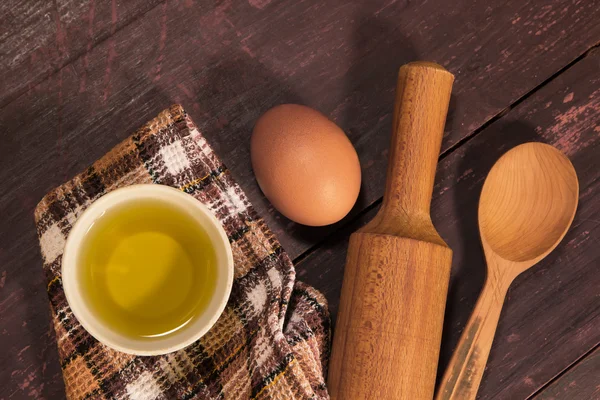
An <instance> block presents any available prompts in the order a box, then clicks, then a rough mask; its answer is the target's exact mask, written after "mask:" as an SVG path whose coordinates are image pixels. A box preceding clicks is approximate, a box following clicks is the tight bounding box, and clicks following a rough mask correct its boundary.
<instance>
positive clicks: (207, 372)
mask: <svg viewBox="0 0 600 400" xmlns="http://www.w3.org/2000/svg"><path fill="white" fill-rule="evenodd" d="M138 183H158V184H163V185H169V186H172V187H176V188H179V189H180V190H182V191H184V192H186V193H189V194H191V195H192V196H194V197H195V198H196V199H198V201H201V202H202V203H204V204H205V205H206V206H208V207H209V209H210V210H211V211H212V212H213V213H214V214H215V215H216V216H217V218H218V219H219V220H220V221H221V223H222V224H223V226H224V227H225V230H226V232H227V234H228V236H229V240H230V243H231V247H232V250H233V256H234V261H235V276H234V283H233V290H232V294H231V298H230V300H229V303H228V305H227V307H226V309H225V311H224V312H223V315H222V316H221V317H220V319H219V320H218V322H217V323H216V325H215V326H214V327H213V328H212V329H211V330H210V332H209V333H208V334H206V335H205V336H204V337H202V338H201V339H200V340H199V341H197V342H196V343H194V344H193V345H190V346H189V347H187V348H185V349H183V350H181V351H178V352H175V353H171V354H168V355H164V356H159V357H136V356H132V355H128V354H124V353H120V352H117V351H114V350H111V349H110V348H107V347H106V346H104V345H102V344H100V343H99V342H98V341H96V340H95V339H94V338H93V337H91V336H90V335H89V334H88V333H87V332H86V331H85V330H84V329H83V328H82V327H81V325H80V324H79V322H78V321H77V319H76V318H75V317H74V316H73V314H72V312H71V310H70V308H69V306H68V304H67V301H66V299H65V295H64V292H63V288H62V281H61V259H62V252H63V247H64V244H65V240H66V237H67V235H68V234H69V231H70V229H71V227H72V225H73V223H74V222H75V220H76V219H77V217H78V216H79V215H80V214H81V212H83V211H84V210H85V208H86V207H88V206H89V205H90V204H91V203H92V202H93V201H94V200H96V199H98V198H99V197H101V196H102V195H104V194H106V193H108V192H110V191H111V190H114V189H116V188H119V187H123V186H127V185H132V184H138ZM35 218H36V224H37V230H38V235H39V240H40V247H41V252H42V256H43V259H44V271H45V273H46V276H47V279H48V294H49V297H50V308H51V313H52V320H53V323H54V328H55V331H56V338H57V342H58V351H59V355H60V361H61V363H62V370H63V376H64V380H65V386H66V392H67V397H68V398H69V399H223V400H225V399H326V398H328V394H327V389H326V387H325V381H324V374H325V369H326V365H327V358H328V355H329V342H330V322H329V314H328V311H327V305H326V301H325V299H324V298H323V296H322V295H321V294H320V293H318V292H317V291H316V290H314V289H312V288H310V287H308V286H306V285H303V284H301V283H299V282H296V281H295V271H294V267H293V265H292V263H291V261H290V259H289V258H288V256H287V255H286V254H285V252H284V251H283V250H282V248H281V246H280V245H279V243H278V242H277V240H276V239H275V237H274V236H273V234H272V233H271V232H270V231H269V229H268V228H267V226H266V224H265V223H264V222H263V220H262V219H260V217H259V216H258V215H257V214H256V212H255V211H254V210H253V208H252V207H251V205H250V204H249V202H248V200H247V198H246V196H245V194H244V193H243V192H242V190H241V189H240V187H239V186H238V185H237V184H236V183H235V182H234V181H233V180H232V178H231V175H230V174H229V172H228V171H227V169H226V167H225V166H224V165H223V164H222V163H221V162H220V160H219V159H218V158H217V156H216V155H215V153H214V152H213V150H212V149H211V148H210V146H209V145H208V144H207V142H206V140H205V139H204V137H203V136H202V135H201V133H200V132H199V131H198V129H197V128H196V126H195V125H194V123H193V122H192V120H191V119H190V118H189V117H188V116H187V114H186V113H185V111H184V110H183V108H182V107H181V106H179V105H174V106H172V107H170V108H169V109H167V110H165V111H163V112H162V113H160V115H158V117H156V118H155V119H153V120H152V121H150V122H149V123H147V124H146V125H144V126H143V127H142V128H141V129H139V130H138V131H137V132H136V133H134V134H133V135H132V136H131V137H129V138H128V139H127V140H125V141H124V142H122V143H121V144H119V145H118V146H116V147H115V148H114V149H113V150H111V151H110V152H109V153H108V154H107V155H105V156H104V157H102V158H101V159H100V160H98V161H97V162H95V163H94V164H93V165H92V166H91V167H89V168H88V169H87V170H86V171H85V172H83V173H82V174H80V175H78V176H76V177H75V178H73V179H72V180H71V181H69V182H67V183H65V184H64V185H62V186H60V187H58V188H57V189H55V190H53V191H52V192H50V193H49V194H47V195H46V196H45V197H44V199H43V200H42V201H41V202H40V204H39V205H38V206H37V208H36V211H35Z"/></svg>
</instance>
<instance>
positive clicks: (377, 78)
mask: <svg viewBox="0 0 600 400" xmlns="http://www.w3.org/2000/svg"><path fill="white" fill-rule="evenodd" d="M599 17H600V4H599V3H598V2H597V1H593V0H579V1H578V0H573V1H571V0H569V1H558V0H553V1H545V2H540V1H509V2H500V1H497V2H488V1H473V0H470V1H467V0H459V1H455V2H452V3H451V5H450V4H449V3H447V2H443V1H441V0H436V1H428V2H408V1H391V0H390V1H387V0H386V1H369V2H366V1H365V2H363V3H362V4H361V3H359V2H356V3H348V2H342V1H327V2H319V1H315V0H304V1H297V2H283V1H277V0H273V1H270V0H249V1H248V2H233V1H221V2H217V3H216V4H215V3H209V2H201V1H198V0H181V1H152V2H149V1H129V2H117V1H116V0H112V1H103V2H99V1H95V0H89V1H55V2H43V1H31V2H19V1H17V0H8V1H5V2H3V3H2V4H1V5H0V26H2V28H3V29H2V30H1V31H0V66H1V67H0V83H1V86H0V87H2V89H3V91H2V93H0V167H1V168H0V213H1V216H2V218H0V399H1V398H6V399H9V398H16V399H18V398H29V397H31V398H49V399H55V398H62V397H63V396H64V388H63V386H62V380H61V375H60V367H59V365H58V360H57V354H56V348H55V342H54V340H55V339H54V333H53V331H52V329H51V327H50V325H49V318H48V303H47V298H46V294H45V284H44V278H43V276H42V272H41V259H40V255H39V250H38V245H37V238H36V235H35V230H34V225H33V215H32V213H33V208H34V207H35V204H36V203H37V201H39V199H41V197H42V196H43V195H44V194H45V193H46V192H47V191H48V190H50V189H51V188H52V187H54V186H56V185H59V184H61V183H62V182H64V181H65V180H67V179H68V178H69V177H71V176H73V175H74V174H75V173H77V172H79V171H80V170H82V169H83V168H85V167H86V166H87V165H89V164H90V163H91V162H92V161H94V160H95V159H96V158H98V157H100V156H101V155H102V154H104V153H105V152H106V151H108V150H109V149H110V148H111V147H112V146H114V145H115V144H116V143H118V142H119V141H120V140H122V139H123V138H125V137H126V136H127V135H128V134H130V133H131V132H132V131H133V130H134V129H135V128H137V127H138V126H139V125H141V124H143V123H144V122H145V121H146V120H148V119H149V118H152V117H153V116H154V115H155V114H156V113H158V112H159V111H160V110H162V109H163V108H165V107H167V106H168V105H170V104H171V103H174V102H180V103H182V104H183V105H184V106H185V107H186V108H187V110H188V111H189V113H190V114H191V116H192V117H193V118H194V120H195V121H196V122H197V123H198V125H199V126H200V128H201V129H202V131H203V132H204V134H205V135H206V136H207V138H208V139H209V141H210V142H211V144H213V146H214V147H215V149H216V150H217V152H218V153H219V155H220V156H221V157H222V159H223V160H224V161H225V162H226V164H228V166H229V167H230V169H231V170H232V172H233V174H234V176H235V177H236V179H237V180H238V182H239V183H240V184H241V185H242V187H243V188H244V190H245V191H246V192H247V193H248V195H249V197H250V199H251V200H252V202H253V203H254V204H255V206H256V208H257V209H258V211H259V212H260V213H261V214H262V215H263V216H264V217H265V219H266V220H267V221H268V223H269V225H270V226H271V228H272V229H273V230H274V231H275V233H276V234H277V236H278V237H279V238H280V240H281V242H282V243H283V245H284V247H285V248H286V250H287V251H288V253H289V254H290V255H291V256H292V257H293V258H295V259H296V260H297V262H298V275H299V277H300V279H303V280H305V281H307V282H309V283H311V284H313V285H314V286H316V287H317V288H319V289H321V290H322V291H323V292H324V293H325V294H326V296H327V298H328V300H329V301H330V304H331V308H332V310H333V311H334V314H335V311H336V308H337V302H338V295H339V288H340V285H341V277H342V270H343V265H344V258H345V248H346V244H347V237H348V235H349V233H350V232H351V231H353V230H354V229H355V228H356V227H358V226H361V225H362V224H364V223H365V222H366V221H368V220H369V219H370V218H371V217H372V215H373V214H374V212H375V210H376V209H377V207H378V203H379V199H380V197H381V195H382V193H383V182H384V179H385V167H386V160H387V149H388V142H389V137H390V136H389V134H390V124H391V121H390V113H391V111H392V102H393V90H394V87H395V79H396V71H397V68H398V67H399V66H400V65H401V64H403V63H405V62H407V61H412V60H417V59H426V60H431V61H436V62H439V63H441V64H443V65H445V66H446V67H447V68H448V69H449V70H450V71H451V72H453V73H454V74H455V75H456V83H455V88H454V93H453V98H452V101H451V110H450V113H449V117H448V122H447V126H446V134H445V139H444V143H443V145H442V146H443V154H442V161H441V164H440V166H439V171H438V174H437V181H436V188H435V192H434V193H435V194H434V201H433V206H432V215H433V218H434V222H435V223H436V226H437V228H438V230H439V231H440V233H441V234H442V236H443V237H444V239H445V240H446V241H447V242H448V244H449V245H450V246H451V247H452V248H453V250H454V252H455V255H454V264H453V274H452V281H451V287H450V293H449V299H448V307H447V311H446V323H445V332H444V342H443V348H442V360H441V366H443V365H445V363H446V362H447V360H448V358H449V355H450V353H451V351H452V348H453V346H454V345H455V344H456V341H457V340H458V337H459V334H460V331H461V329H462V326H464V324H465V322H466V319H467V317H468V314H469V312H470V310H471V309H472V307H473V304H474V302H475V299H476V297H477V295H478V291H479V290H480V288H481V284H482V282H483V278H484V269H483V267H484V264H483V258H482V253H481V249H480V246H479V239H478V231H477V221H476V205H477V199H478V195H479V191H480V189H481V185H482V183H483V179H484V177H485V174H486V173H487V171H488V170H489V168H490V167H491V165H492V164H493V162H494V161H495V160H496V159H497V158H498V157H499V155H500V154H502V153H503V152H504V151H506V150H507V149H509V148H510V147H512V146H514V145H516V144H518V143H521V142H524V141H530V140H538V141H544V142H548V143H552V144H555V145H556V146H557V147H559V148H560V149H561V150H563V151H565V152H566V153H567V154H568V155H569V157H570V158H571V160H572V161H573V163H574V165H575V168H576V169H577V171H578V173H579V176H580V180H581V205H580V210H579V212H578V214H577V216H576V219H575V222H574V225H573V229H572V231H571V232H570V233H569V234H568V235H567V237H566V239H565V240H564V242H563V244H561V245H560V246H559V248H558V249H557V250H556V252H555V253H553V254H552V255H550V256H549V257H548V258H547V259H546V260H544V261H543V262H542V263H540V265H539V266H537V267H535V268H533V269H532V270H531V271H528V272H526V273H525V274H524V275H523V276H521V277H519V278H518V279H517V281H516V282H515V283H514V285H513V286H512V288H511V290H510V292H509V296H508V299H507V302H506V305H505V309H504V311H503V314H502V317H501V321H500V326H499V329H498V333H497V337H496V341H495V343H494V348H493V349H492V354H491V356H490V364H489V368H488V371H487V372H486V375H485V376H484V380H483V382H482V386H481V393H480V397H481V398H486V399H487V398H489V399H492V398H500V399H503V398H508V399H521V398H522V399H525V398H527V397H529V396H533V395H536V394H537V396H539V397H541V398H544V397H543V396H546V391H548V393H557V392H556V390H559V391H562V392H561V393H562V394H561V395H562V396H566V397H562V398H569V397H568V395H569V388H568V385H566V386H565V385H564V384H563V386H560V389H556V388H557V385H559V384H560V382H563V381H564V379H571V380H575V381H577V378H578V376H580V375H581V376H582V377H583V378H582V380H580V381H579V382H581V383H580V385H579V386H581V385H585V387H586V388H587V389H582V388H581V387H579V388H578V389H573V390H587V391H584V392H578V391H574V392H573V393H574V396H575V394H577V393H594V391H593V389H590V388H591V387H596V386H598V385H600V371H595V370H594V365H597V363H596V364H594V363H593V362H591V363H588V364H583V366H582V367H578V366H579V364H581V363H583V362H584V361H585V360H587V358H583V360H584V361H579V360H580V359H581V358H582V357H583V356H584V355H586V354H590V353H589V352H590V350H591V349H593V348H594V347H595V346H597V345H598V343H599V342H600V300H599V299H600V296H599V294H600V289H598V288H599V287H600V281H599V279H600V278H599V276H598V268H599V267H598V266H599V265H600V250H598V243H600V232H599V230H598V229H597V228H598V226H599V225H600V220H599V217H597V215H598V211H600V210H599V208H600V187H598V185H600V183H599V182H600V180H599V171H600V161H598V156H599V155H600V141H599V137H600V128H599V127H598V126H599V125H600V123H599V122H600V56H599V55H598V53H595V52H594V51H593V50H592V51H590V49H592V48H593V47H594V46H595V45H596V44H597V43H599V42H600V24H598V23H597V21H598V18H599ZM282 102H297V103H303V104H306V105H309V106H311V107H314V108H316V109H319V110H321V111H322V112H324V113H325V114H327V115H328V116H330V117H331V118H332V119H333V120H334V121H336V122H337V123H338V124H339V125H340V126H341V127H342V128H343V129H344V130H345V131H346V132H347V133H348V135H349V137H350V138H351V140H352V142H353V144H354V145H355V146H356V148H357V151H358V153H359V157H360V159H361V163H362V167H363V177H364V178H363V181H364V184H363V190H362V192H361V196H360V198H359V201H358V203H357V205H356V207H355V209H354V210H353V212H352V213H351V215H350V216H349V217H348V218H346V219H345V220H344V221H342V222H341V223H338V224H336V225H334V226H331V227H326V228H320V229H315V228H305V227H301V226H298V225H296V224H293V223H291V222H289V221H288V220H286V219H285V218H284V217H281V216H280V215H278V214H277V213H276V212H275V211H274V210H273V209H272V207H270V205H269V204H268V202H267V201H266V200H265V199H264V197H263V196H262V194H261V193H260V190H259V189H258V187H257V185H256V183H255V181H254V178H253V175H252V171H251V168H250V161H249V153H248V151H249V147H248V140H249V135H250V132H251V129H252V126H253V123H254V121H255V120H256V118H257V117H258V116H259V115H260V114H261V113H262V112H264V111H266V110H267V109H268V108H269V107H271V106H273V105H275V104H279V103H282ZM588 357H590V355H588ZM578 361H579V363H578ZM578 371H579V372H578ZM594 372H597V373H594ZM578 374H579V375H578ZM566 377H569V378H566ZM553 390H554V392H553ZM547 396H552V394H548V395H547ZM554 396H557V395H556V394H554ZM549 398H551V397H549ZM570 398H577V397H576V396H575V397H570ZM584 398H585V397H584ZM592 398H593V397H592Z"/></svg>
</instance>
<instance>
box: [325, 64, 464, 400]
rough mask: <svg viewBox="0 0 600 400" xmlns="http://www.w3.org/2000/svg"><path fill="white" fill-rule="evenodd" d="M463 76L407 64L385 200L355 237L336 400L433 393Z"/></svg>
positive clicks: (335, 351)
mask: <svg viewBox="0 0 600 400" xmlns="http://www.w3.org/2000/svg"><path fill="white" fill-rule="evenodd" d="M453 81H454V77H453V76H452V74H450V73H449V72H448V71H446V70H445V69H444V68H442V67H440V66H439V65H437V64H433V63H429V62H413V63H410V64H407V65H404V66H403V67H401V68H400V71H399V73H398V86H397V89H396V101H395V104H394V119H393V121H394V122H393V123H392V141H391V145H390V147H391V149H392V151H391V153H390V162H389V167H388V171H387V178H386V188H385V195H384V198H383V205H382V206H381V209H380V210H379V212H378V213H377V215H376V216H375V218H373V220H372V221H371V222H370V223H368V224H367V225H366V226H364V227H363V228H361V229H360V230H359V231H357V232H356V233H354V234H353V235H352V236H351V237H350V245H349V247H348V258H347V261H346V268H345V269H344V280H343V285H342V295H341V299H340V313H339V315H338V321H337V328H336V331H335V335H334V338H333V346H332V352H331V361H330V364H329V377H328V380H327V384H328V389H329V394H330V395H331V398H332V400H343V399H366V398H382V399H414V400H419V399H423V400H429V399H431V398H432V396H433V392H434V388H435V375H436V367H437V360H438V356H439V350H440V342H441V337H442V326H443V317H444V306H445V299H446V293H447V288H448V279H449V275H450V263H451V261H452V251H451V250H450V249H449V248H448V247H447V245H446V244H445V243H444V241H443V240H442V239H441V238H440V236H439V235H438V233H437V231H436V230H435V228H434V226H433V225H432V223H431V217H430V215H429V209H430V205H431V194H432V189H433V180H434V177H435V170H436V166H437V160H438V156H439V152H440V146H441V141H442V134H443V132H444V124H445V122H446V114H447V112H448V105H449V103H450V93H451V91H452V83H453Z"/></svg>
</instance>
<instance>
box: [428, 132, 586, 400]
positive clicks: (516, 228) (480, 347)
mask: <svg viewBox="0 0 600 400" xmlns="http://www.w3.org/2000/svg"><path fill="white" fill-rule="evenodd" d="M578 196H579V182H578V180H577V174H576V172H575V169H574V168H573V165H572V164H571V162H570V161H569V159H568V158H567V157H566V156H565V155H563V154H562V153H561V152H560V151H558V150H557V149H555V148H554V147H552V146H549V145H547V144H543V143H526V144H522V145H520V146H517V147H515V148H513V149H512V150H510V151H508V152H507V153H506V154H504V155H503V156H502V157H500V159H499V160H498V161H497V162H496V164H495V165H494V166H493V167H492V169H491V171H490V173H489V174H488V177H487V179H486V181H485V183H484V185H483V190H482V191H481V198H480V201H479V232H480V234H481V243H482V246H483V250H484V252H485V258H486V261H487V266H488V274H487V278H486V282H485V284H484V287H483V290H482V292H481V295H480V296H479V300H478V301H477V304H476V305H475V309H474V310H473V314H472V315H471V318H470V319H469V322H468V323H467V326H466V327H465V330H464V333H463V335H462V337H461V339H460V341H459V343H458V346H457V348H456V349H455V351H454V355H453V356H452V359H451V360H450V364H449V365H448V368H447V369H446V372H445V374H444V378H443V379H442V383H441V386H440V388H439V390H438V393H437V396H436V400H449V399H454V400H474V399H475V398H476V396H477V390H478V389H479V384H480V383H481V378H482V377H483V372H484V370H485V364H486V363H487V359H488V356H489V354H490V350H491V347H492V342H493V340H494V334H495V332H496V327H497V325H498V320H499V318H500V312H501V311H502V305H503V303H504V298H505V296H506V292H507V291H508V288H509V286H510V284H511V283H512V281H513V280H514V278H515V277H516V276H517V275H519V274H520V273H521V272H523V271H525V270H527V269H528V268H530V267H532V266H533V265H535V264H536V263H537V262H538V261H540V260H541V259H542V258H544V257H545V256H547V255H548V254H549V253H550V252H551V251H552V250H553V249H554V248H555V247H556V246H557V245H558V243H560V241H561V240H562V238H563V237H564V236H565V234H566V233H567V230H568V229H569V227H570V226H571V222H573V218H574V217H575V211H576V210H577V203H578Z"/></svg>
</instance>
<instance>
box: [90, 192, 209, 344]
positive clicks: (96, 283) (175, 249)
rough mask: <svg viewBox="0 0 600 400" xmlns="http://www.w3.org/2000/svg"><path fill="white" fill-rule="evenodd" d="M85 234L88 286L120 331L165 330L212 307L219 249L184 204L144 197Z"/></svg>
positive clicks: (146, 334) (135, 334) (94, 304)
mask: <svg viewBox="0 0 600 400" xmlns="http://www.w3.org/2000/svg"><path fill="white" fill-rule="evenodd" d="M86 236H88V237H87V238H86V240H85V243H86V244H85V246H84V247H83V248H82V251H81V253H80V258H79V262H80V263H81V266H80V267H81V268H79V271H80V274H81V276H80V282H81V284H82V285H83V286H82V288H83V292H84V293H85V295H86V296H88V299H87V300H88V303H89V304H90V308H92V310H91V311H92V312H94V313H95V314H97V315H98V316H99V318H101V319H102V320H104V322H105V323H106V325H107V326H109V327H111V329H112V330H114V331H115V332H117V333H120V334H122V335H125V336H128V337H131V338H135V339H140V338H149V339H150V338H153V337H158V336H165V335H168V334H171V333H174V332H176V331H178V330H179V329H182V328H183V327H184V326H185V325H187V324H188V323H190V322H191V321H192V320H194V319H195V318H197V317H199V316H200V315H202V313H203V312H204V310H205V309H206V308H207V306H208V304H209V302H210V300H211V297H212V296H213V293H214V291H215V287H216V284H217V264H216V262H217V260H216V255H215V250H214V248H213V246H212V244H211V241H210V238H209V236H208V235H207V233H206V232H204V231H203V230H202V228H200V227H199V226H198V225H197V224H195V223H191V222H190V215H187V214H186V212H185V211H183V210H181V209H178V208H176V207H174V206H172V205H170V204H168V203H166V202H162V201H158V200H156V201H155V200H140V201H139V202H136V203H135V204H131V203H130V204H128V205H125V206H121V207H115V208H113V209H109V210H107V211H106V212H105V213H104V214H103V215H102V216H101V217H100V218H99V219H97V220H96V221H95V222H94V224H93V225H92V227H91V228H90V229H89V230H88V232H87V233H86Z"/></svg>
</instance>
